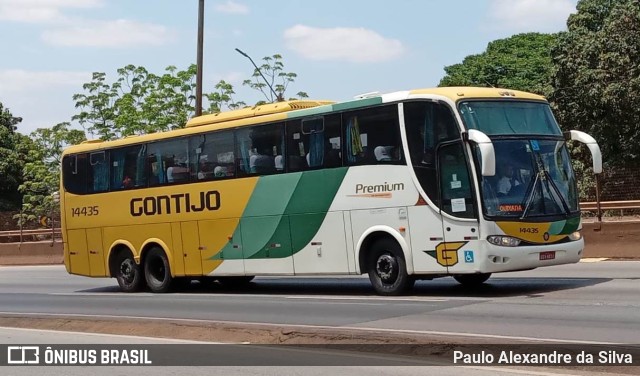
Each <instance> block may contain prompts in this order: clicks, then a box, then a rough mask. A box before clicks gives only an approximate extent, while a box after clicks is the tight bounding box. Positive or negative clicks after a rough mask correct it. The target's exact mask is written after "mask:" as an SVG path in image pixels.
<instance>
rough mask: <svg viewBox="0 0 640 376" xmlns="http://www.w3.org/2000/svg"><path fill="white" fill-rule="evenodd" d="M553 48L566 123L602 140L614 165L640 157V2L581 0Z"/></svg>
mask: <svg viewBox="0 0 640 376" xmlns="http://www.w3.org/2000/svg"><path fill="white" fill-rule="evenodd" d="M577 10H578V12H577V13H576V14H573V15H571V16H570V17H569V20H568V22H567V26H568V31H567V32H565V33H562V34H561V35H560V37H559V41H558V45H557V47H556V48H555V49H554V51H553V64H554V74H553V84H554V91H553V93H552V95H551V100H552V101H553V104H554V107H555V110H556V115H557V117H558V120H559V121H560V122H561V123H562V124H563V125H564V127H565V129H579V130H583V131H585V132H587V133H590V134H591V135H593V136H594V137H595V138H596V139H597V140H598V142H599V144H600V147H601V149H602V152H603V156H604V158H605V160H606V161H607V162H608V163H609V164H613V165H619V166H622V165H637V164H638V162H640V108H638V106H637V103H638V102H639V100H640V2H638V1H637V0H580V1H579V2H578V5H577Z"/></svg>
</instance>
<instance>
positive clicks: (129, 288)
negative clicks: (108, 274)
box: [114, 251, 144, 292]
mask: <svg viewBox="0 0 640 376" xmlns="http://www.w3.org/2000/svg"><path fill="white" fill-rule="evenodd" d="M114 266H115V273H114V274H115V277H116V280H117V281H118V286H120V289H121V290H122V291H124V292H136V291H140V289H141V288H142V286H143V284H144V278H143V277H142V270H141V268H140V266H139V265H138V264H136V262H135V261H134V259H133V256H132V255H131V253H130V252H128V251H127V252H120V254H119V255H118V256H117V258H116V262H115V265H114Z"/></svg>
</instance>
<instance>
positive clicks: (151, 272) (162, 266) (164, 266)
mask: <svg viewBox="0 0 640 376" xmlns="http://www.w3.org/2000/svg"><path fill="white" fill-rule="evenodd" d="M144 277H145V279H146V280H147V286H149V290H151V292H154V293H165V292H168V291H169V289H170V288H171V282H172V281H173V278H172V277H171V267H170V266H169V259H168V258H167V255H166V254H165V253H164V251H163V250H162V249H161V248H158V247H153V248H151V249H150V250H149V252H148V253H147V254H146V256H145V258H144Z"/></svg>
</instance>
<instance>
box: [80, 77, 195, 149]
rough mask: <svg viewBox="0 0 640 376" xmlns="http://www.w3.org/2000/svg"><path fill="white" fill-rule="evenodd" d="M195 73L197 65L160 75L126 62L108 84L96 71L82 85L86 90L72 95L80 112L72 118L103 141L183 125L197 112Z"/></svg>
mask: <svg viewBox="0 0 640 376" xmlns="http://www.w3.org/2000/svg"><path fill="white" fill-rule="evenodd" d="M195 73H196V68H195V65H192V66H190V67H189V68H188V69H187V70H186V71H178V70H177V68H176V67H174V66H169V67H167V68H166V69H165V73H164V74H162V75H161V76H157V75H155V74H153V73H149V72H148V71H147V69H146V68H144V67H137V66H134V65H127V66H125V67H123V68H120V69H118V79H117V81H116V82H114V83H112V84H108V83H106V74H105V73H100V72H96V73H94V74H93V78H92V80H91V82H88V83H85V84H84V85H83V86H82V88H83V89H84V90H85V93H81V94H75V95H74V96H73V100H74V101H76V108H80V109H81V112H80V113H79V114H77V115H75V116H73V117H72V120H77V121H78V122H79V123H80V124H81V125H82V126H83V127H85V129H87V131H89V132H90V133H91V134H95V135H97V136H98V137H99V138H101V139H103V140H112V139H115V138H120V137H124V136H130V135H135V134H145V133H153V132H160V131H167V130H171V129H177V128H182V127H184V125H185V124H186V122H187V120H188V118H189V117H190V116H191V115H192V114H193V112H194V107H193V102H194V99H195V97H194V94H193V93H194V91H195V83H194V77H195Z"/></svg>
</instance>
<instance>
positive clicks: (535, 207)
mask: <svg viewBox="0 0 640 376" xmlns="http://www.w3.org/2000/svg"><path fill="white" fill-rule="evenodd" d="M493 143H494V148H495V152H496V160H497V164H496V175H495V176H491V177H481V186H482V195H483V201H484V205H483V207H484V210H485V214H486V215H488V216H492V217H518V218H522V219H524V218H531V217H540V216H558V215H569V214H573V213H577V211H578V193H577V186H576V179H575V175H574V174H573V170H572V169H571V162H570V159H569V153H568V151H567V148H566V146H565V143H564V141H562V140H548V139H547V140H544V139H539V140H535V139H533V140H531V139H509V140H505V139H502V140H494V142H493ZM477 153H478V152H476V161H479V160H480V159H479V158H477V157H478V155H477Z"/></svg>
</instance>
